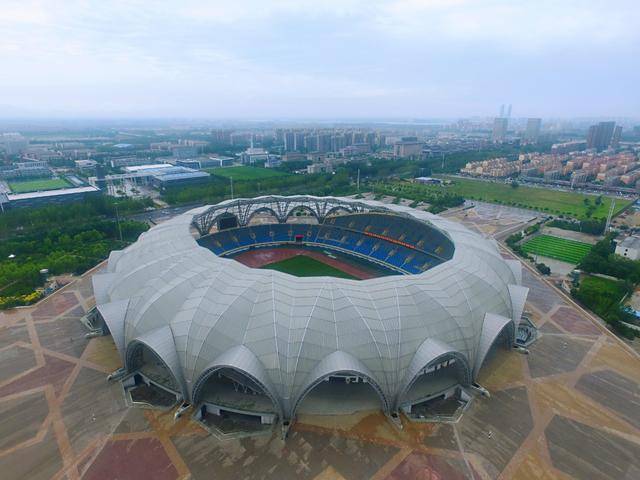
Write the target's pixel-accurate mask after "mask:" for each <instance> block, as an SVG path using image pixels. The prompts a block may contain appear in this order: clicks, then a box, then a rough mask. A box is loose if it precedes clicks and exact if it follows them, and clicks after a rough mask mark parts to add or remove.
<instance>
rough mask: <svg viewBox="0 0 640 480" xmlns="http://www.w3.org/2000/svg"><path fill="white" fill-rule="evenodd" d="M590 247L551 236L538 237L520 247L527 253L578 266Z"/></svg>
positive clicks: (586, 244)
mask: <svg viewBox="0 0 640 480" xmlns="http://www.w3.org/2000/svg"><path fill="white" fill-rule="evenodd" d="M591 247H592V245H589V244H588V243H583V242H577V241H575V240H567V239H566V238H560V237H553V236H551V235H538V236H537V237H534V238H532V239H531V240H529V241H528V242H525V243H524V244H523V245H522V249H523V250H524V251H525V252H527V253H532V254H536V255H542V256H544V257H549V258H555V259H556V260H562V261H563V262H568V263H573V264H576V265H577V264H578V263H580V260H582V259H583V258H584V256H585V255H586V254H587V253H589V251H590V250H591Z"/></svg>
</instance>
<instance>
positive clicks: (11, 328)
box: [0, 269, 640, 480]
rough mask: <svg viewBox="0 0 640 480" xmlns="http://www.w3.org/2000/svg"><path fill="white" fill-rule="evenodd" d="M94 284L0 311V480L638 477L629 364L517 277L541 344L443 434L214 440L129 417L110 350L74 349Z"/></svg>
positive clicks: (354, 431)
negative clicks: (114, 379) (113, 377)
mask: <svg viewBox="0 0 640 480" xmlns="http://www.w3.org/2000/svg"><path fill="white" fill-rule="evenodd" d="M91 274H92V273H91V272H90V273H88V274H87V275H85V276H83V277H81V278H80V279H78V280H77V281H76V282H74V283H72V284H70V285H69V286H67V287H66V288H64V289H63V290H61V291H59V292H58V293H56V294H54V295H52V296H51V297H49V298H47V299H46V300H44V301H42V302H41V303H40V304H38V305H37V306H34V307H30V308H21V309H17V310H14V311H10V312H3V313H0V472H2V475H1V477H2V478H3V479H6V480H12V479H25V478H28V479H40V478H42V479H45V478H54V479H66V480H74V479H79V478H86V479H90V480H94V479H115V478H118V479H139V478H141V477H147V478H153V479H176V478H215V479H221V480H225V479H231V480H238V479H271V478H273V479H312V480H329V479H348V480H360V479H367V478H371V479H374V480H405V479H429V480H445V479H447V480H448V479H493V478H500V479H510V478H515V479H571V478H574V479H616V480H617V479H628V480H630V479H637V478H640V359H639V358H638V357H637V356H636V355H635V354H633V353H631V352H630V350H629V349H627V348H626V347H625V346H624V345H623V344H622V343H621V342H620V341H618V340H617V339H616V338H614V337H613V336H611V335H610V334H609V333H607V332H606V330H604V329H603V328H602V327H601V326H599V325H598V324H597V323H595V322H594V320H592V319H590V318H589V317H588V316H587V315H586V314H585V313H584V312H582V311H581V310H580V309H579V307H577V306H575V305H573V304H572V303H571V301H570V300H569V299H567V298H564V297H563V296H561V295H560V294H558V293H556V292H555V291H554V290H552V289H551V287H550V286H549V285H547V284H546V283H545V282H544V281H542V280H540V278H539V277H538V276H537V275H536V274H534V273H532V272H530V271H529V270H526V269H525V271H524V282H525V284H526V285H527V286H529V288H530V289H531V294H530V296H529V302H528V304H527V307H526V308H527V310H528V311H529V312H531V316H532V319H533V321H534V322H535V323H536V324H537V325H538V326H539V327H540V330H541V332H542V335H541V338H540V339H539V340H538V341H537V342H536V343H535V344H534V345H533V346H532V347H531V353H530V355H528V356H526V355H522V354H519V353H516V352H507V351H498V352H497V353H496V354H495V355H494V356H493V357H492V358H491V359H489V360H488V362H489V363H488V365H487V366H486V368H484V369H483V372H482V374H481V377H480V379H479V382H480V383H481V384H482V385H484V386H485V387H486V388H488V389H489V391H490V392H491V394H492V395H491V398H489V399H486V398H478V399H476V400H474V402H473V403H472V404H471V406H470V408H469V410H468V411H467V412H466V413H465V414H464V416H463V417H462V419H461V420H460V421H459V422H458V423H456V424H409V423H407V422H406V421H405V422H404V424H405V428H404V430H403V431H399V430H396V429H394V428H393V427H392V426H391V425H390V424H389V422H387V420H386V419H385V417H384V416H383V415H382V414H381V413H378V412H364V413H360V414H356V415H351V416H347V417H336V416H331V417H327V416H325V417H323V416H302V417H300V418H299V421H298V423H296V424H295V426H294V427H293V429H292V431H291V434H290V436H289V438H288V439H287V441H286V442H283V441H282V440H281V439H280V438H279V436H278V435H277V434H274V435H272V436H261V437H252V438H244V439H235V440H226V441H220V440H216V439H215V438H213V437H212V436H210V435H208V434H206V432H205V431H204V430H203V429H201V428H200V427H199V426H198V425H197V424H195V423H193V422H192V421H191V420H189V419H188V418H186V417H188V415H187V416H186V417H183V418H181V419H180V420H179V421H178V422H174V421H173V415H172V412H161V411H157V410H141V409H135V408H129V407H127V406H126V404H125V401H124V396H123V393H122V389H121V387H120V386H119V385H118V384H109V383H108V382H107V381H106V374H107V373H109V372H111V371H113V370H115V369H116V368H117V367H119V366H120V360H119V358H118V356H117V353H116V350H115V347H114V345H113V342H112V340H111V338H110V337H100V338H94V339H90V340H88V339H85V338H84V334H85V330H84V327H83V326H82V325H81V323H80V321H79V319H80V317H81V316H82V314H83V313H84V312H85V311H86V310H87V309H89V308H91V307H92V305H93V297H92V290H91V283H90V277H91Z"/></svg>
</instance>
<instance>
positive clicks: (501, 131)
mask: <svg viewBox="0 0 640 480" xmlns="http://www.w3.org/2000/svg"><path fill="white" fill-rule="evenodd" d="M508 125H509V119H508V118H502V117H499V118H496V119H494V120H493V134H492V136H491V138H492V140H493V141H494V142H495V143H501V142H504V140H505V138H506V137H507V127H508Z"/></svg>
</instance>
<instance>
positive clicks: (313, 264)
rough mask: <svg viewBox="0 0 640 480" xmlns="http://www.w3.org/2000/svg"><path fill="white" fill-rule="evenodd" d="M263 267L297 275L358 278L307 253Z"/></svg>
mask: <svg viewBox="0 0 640 480" xmlns="http://www.w3.org/2000/svg"><path fill="white" fill-rule="evenodd" d="M262 268H268V269H271V270H277V271H279V272H284V273H288V274H290V275H295V276H296V277H322V276H327V277H338V278H349V279H352V280H356V277H354V276H352V275H349V274H348V273H345V272H343V271H342V270H338V269H337V268H334V267H332V266H331V265H327V264H326V263H322V262H320V261H318V260H316V259H315V258H311V257H307V256H305V255H296V256H295V257H291V258H287V259H286V260H281V261H279V262H274V263H270V264H268V265H265V266H264V267H262Z"/></svg>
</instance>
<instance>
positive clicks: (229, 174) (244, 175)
mask: <svg viewBox="0 0 640 480" xmlns="http://www.w3.org/2000/svg"><path fill="white" fill-rule="evenodd" d="M206 171H207V172H209V173H210V174H211V175H215V176H218V177H224V178H233V179H234V180H237V181H241V180H261V179H263V178H274V177H283V176H287V175H288V173H286V172H281V171H278V170H273V169H270V168H262V167H223V168H208V169H206Z"/></svg>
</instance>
